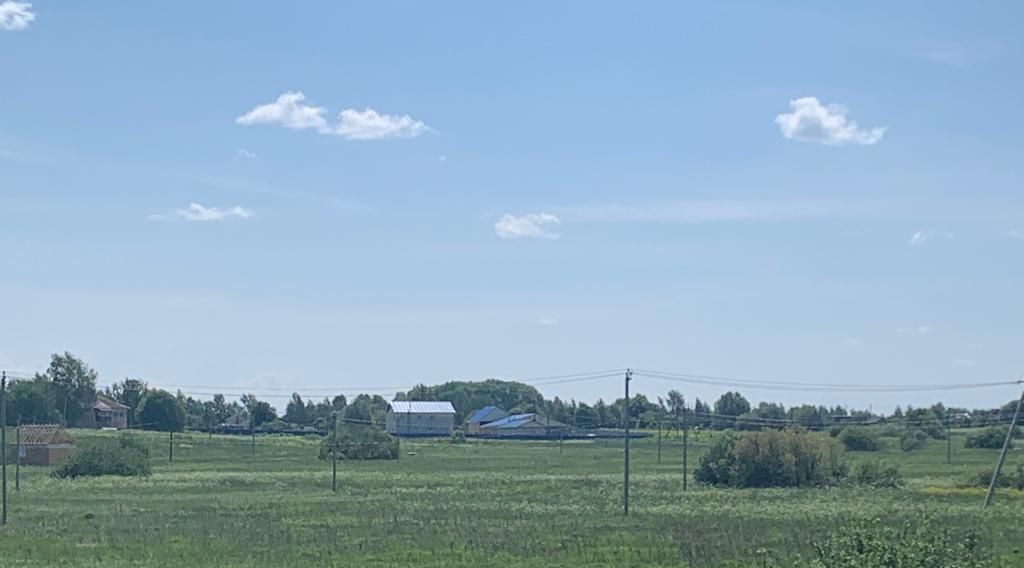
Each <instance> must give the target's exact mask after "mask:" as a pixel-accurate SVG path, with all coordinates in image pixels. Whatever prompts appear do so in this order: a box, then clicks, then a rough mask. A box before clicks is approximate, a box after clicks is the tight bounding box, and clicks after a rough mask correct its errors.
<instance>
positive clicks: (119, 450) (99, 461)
mask: <svg viewBox="0 0 1024 568" xmlns="http://www.w3.org/2000/svg"><path fill="white" fill-rule="evenodd" d="M149 473H150V467H149V450H148V449H147V448H146V447H145V446H143V445H142V444H141V443H140V442H138V441H136V440H135V439H134V438H132V437H130V436H127V435H123V436H120V437H118V438H117V439H109V438H108V439H101V440H93V441H89V442H85V443H84V444H83V445H81V446H79V447H78V448H76V449H75V451H73V452H72V453H71V455H70V456H68V459H67V460H65V461H64V463H62V464H61V465H60V467H58V468H57V469H55V470H54V471H53V476H54V477H57V478H61V479H65V478H68V479H74V478H76V477H84V476H93V475H122V476H146V475H149Z"/></svg>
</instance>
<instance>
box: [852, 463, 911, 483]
mask: <svg viewBox="0 0 1024 568" xmlns="http://www.w3.org/2000/svg"><path fill="white" fill-rule="evenodd" d="M849 481H850V482H851V483H853V484H855V485H864V486H867V487H876V488H893V489H896V488H900V487H903V476H902V475H900V470H899V468H898V467H896V466H895V465H892V464H890V463H886V462H883V461H880V460H867V461H862V462H858V463H856V464H854V466H853V469H852V470H851V472H850V477H849Z"/></svg>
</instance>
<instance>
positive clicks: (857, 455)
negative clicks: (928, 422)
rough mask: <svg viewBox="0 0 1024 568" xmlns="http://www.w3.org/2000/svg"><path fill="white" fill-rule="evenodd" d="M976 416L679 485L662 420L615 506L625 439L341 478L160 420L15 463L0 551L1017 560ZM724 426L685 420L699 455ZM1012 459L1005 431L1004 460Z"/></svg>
mask: <svg viewBox="0 0 1024 568" xmlns="http://www.w3.org/2000/svg"><path fill="white" fill-rule="evenodd" d="M966 434H967V432H966V431H954V432H953V436H954V438H955V439H956V440H957V441H958V443H957V444H955V445H954V446H953V452H952V464H949V465H947V464H946V463H945V460H946V444H945V441H940V440H932V439H928V440H926V441H925V442H924V446H923V448H922V449H921V450H919V451H915V452H910V453H905V452H903V451H901V450H900V448H899V447H897V446H894V447H883V448H882V449H881V450H880V451H875V452H856V451H847V452H845V457H844V459H845V460H846V462H847V463H848V464H849V466H850V468H851V476H853V475H864V476H865V478H867V477H871V478H873V479H883V480H884V479H885V478H886V477H887V476H888V474H887V473H886V470H885V467H886V466H885V465H883V464H881V463H880V462H876V460H877V459H878V458H879V457H880V458H882V459H883V460H884V462H885V464H893V465H894V466H898V475H899V480H900V482H899V483H891V484H890V483H884V482H879V483H876V484H846V483H844V484H837V485H834V486H832V487H830V488H827V489H826V488H768V489H733V488H717V487H712V486H705V485H700V484H697V483H695V480H694V479H693V478H691V479H690V480H689V481H690V483H689V489H688V491H686V492H683V490H682V455H681V453H682V452H681V440H680V439H679V438H678V437H676V436H674V435H673V436H671V437H667V438H665V439H664V440H663V448H662V459H661V461H660V462H659V461H658V459H657V449H656V444H657V442H656V438H653V437H652V438H648V439H644V440H637V441H636V442H635V443H634V445H633V448H634V450H633V454H632V455H633V459H632V464H633V469H632V476H631V495H632V507H631V514H630V516H629V517H623V516H622V510H621V506H622V447H621V443H620V442H618V441H616V440H600V441H565V442H564V443H563V444H561V446H560V444H559V443H558V442H550V441H548V442H524V441H517V442H511V441H510V442H496V441H483V442H482V441H479V440H470V441H467V442H466V443H462V444H452V443H450V441H448V440H436V441H434V440H417V441H412V442H410V441H408V440H403V441H401V450H400V453H399V456H398V457H399V458H400V459H397V460H368V461H361V460H346V461H341V462H339V466H338V492H337V493H336V494H335V493H332V492H331V490H330V488H331V470H330V465H329V464H328V463H325V462H324V461H322V460H320V459H318V458H319V454H320V447H321V443H322V438H320V437H318V436H309V437H297V436H270V435H267V436H259V437H257V440H256V447H255V452H253V448H252V444H251V440H250V439H249V438H248V437H244V436H240V437H232V436H217V435H214V436H209V435H207V434H193V433H186V434H177V435H175V444H176V446H175V452H174V462H173V463H171V462H168V461H167V450H168V446H167V444H168V434H166V433H157V432H133V433H131V434H130V435H131V436H132V437H133V438H132V439H133V442H132V443H137V444H141V445H143V446H144V447H146V448H147V449H148V451H149V453H150V456H151V458H150V459H151V460H152V474H151V475H150V476H148V477H120V476H104V477H78V478H75V479H73V480H72V479H58V478H55V477H53V476H52V475H51V470H50V469H48V468H37V467H23V468H22V472H21V473H22V480H21V481H22V483H21V491H20V492H18V493H12V494H11V502H10V505H11V510H10V511H11V515H10V524H9V525H8V526H7V527H6V528H4V529H3V533H2V538H0V558H2V559H3V561H2V563H3V565H4V566H5V567H7V566H11V567H33V568H36V567H39V568H42V567H61V566H67V567H69V566H100V565H102V566H107V567H127V566H133V567H157V566H160V567H165V566H166V567H170V566H183V565H193V566H246V567H250V568H262V567H267V568H270V567H273V568H280V567H281V566H367V567H373V566H378V567H383V566H396V565H404V566H428V567H442V566H443V567H469V566H474V567H476V566H479V565H480V564H481V563H484V562H486V563H490V564H493V563H499V564H502V565H506V566H531V567H534V566H535V567H551V566H617V567H621V566H636V567H640V566H645V567H646V566H701V567H711V566H731V567H740V566H742V567H747V566H751V567H754V566H787V567H789V566H830V567H846V566H871V565H874V566H901V567H903V566H912V567H916V566H922V567H923V566H929V567H941V566H947V567H953V566H957V567H959V566H1020V565H1024V552H1022V546H1021V543H1024V517H1022V516H1021V515H1020V510H1021V507H1022V506H1024V493H1022V492H1021V491H1019V490H1016V489H1014V488H1012V487H1007V488H1003V489H1000V491H999V493H998V494H997V496H996V499H995V503H994V504H993V506H992V507H990V508H989V510H988V511H985V512H982V510H981V502H982V499H983V495H984V488H982V487H975V486H969V487H968V486H965V485H964V483H963V480H964V479H965V478H967V477H969V476H971V475H975V476H976V475H977V474H978V472H981V471H985V470H988V471H991V467H992V465H993V463H994V460H995V456H996V452H995V451H993V450H987V449H964V448H963V442H962V441H963V439H964V437H965V435H966ZM73 435H74V436H75V437H76V438H77V441H78V443H79V445H83V446H84V445H86V444H88V443H89V442H101V443H102V441H104V440H106V441H108V442H109V441H112V442H114V443H118V442H117V438H116V437H115V436H114V435H111V434H107V433H102V432H96V431H88V430H75V431H73ZM727 435H728V434H723V433H718V432H715V433H712V432H707V431H703V432H699V433H698V432H691V436H690V441H691V453H690V466H691V467H692V468H694V467H697V465H698V464H699V462H700V458H701V456H702V455H703V453H704V452H705V451H706V450H707V448H708V447H709V446H716V445H717V444H718V440H719V438H721V437H724V436H727ZM806 436H809V437H812V438H820V439H821V440H822V441H824V440H827V439H830V438H829V436H828V433H827V432H812V433H809V434H806ZM830 441H834V440H830ZM413 454H414V455H413ZM860 464H876V465H860ZM1018 464H1024V455H1022V454H1021V452H1019V451H1014V452H1013V453H1011V455H1010V457H1009V459H1008V462H1007V468H1006V471H1007V472H1011V473H1014V472H1016V471H1017V467H1018ZM858 472H864V473H858ZM894 475H895V474H894ZM858 551H859V552H858ZM871 551H878V552H877V553H876V552H871ZM881 558H890V559H892V560H891V563H884V562H883V561H882V560H879V559H881ZM886 562H888V561H886Z"/></svg>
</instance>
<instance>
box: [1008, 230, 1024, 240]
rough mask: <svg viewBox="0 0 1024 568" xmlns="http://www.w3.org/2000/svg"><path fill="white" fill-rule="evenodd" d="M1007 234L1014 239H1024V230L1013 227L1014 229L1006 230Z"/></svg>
mask: <svg viewBox="0 0 1024 568" xmlns="http://www.w3.org/2000/svg"><path fill="white" fill-rule="evenodd" d="M1006 236H1007V237H1008V238H1011V239H1014V240H1018V241H1019V240H1024V231H1018V230H1016V229H1012V230H1010V231H1007V232H1006Z"/></svg>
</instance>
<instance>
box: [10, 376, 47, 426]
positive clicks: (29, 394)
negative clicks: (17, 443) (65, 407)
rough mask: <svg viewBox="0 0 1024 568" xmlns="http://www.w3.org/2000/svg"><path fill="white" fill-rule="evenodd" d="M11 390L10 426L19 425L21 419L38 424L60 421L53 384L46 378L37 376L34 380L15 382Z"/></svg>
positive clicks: (11, 385)
mask: <svg viewBox="0 0 1024 568" xmlns="http://www.w3.org/2000/svg"><path fill="white" fill-rule="evenodd" d="M9 389H10V391H9V394H8V398H7V423H8V425H14V424H17V422H18V419H19V418H20V419H21V420H22V421H23V422H34V423H37V424H38V423H44V422H56V421H58V420H60V414H59V413H58V412H57V399H56V395H55V393H54V389H53V384H52V383H51V382H50V381H48V380H46V378H44V377H42V376H39V375H37V376H36V377H35V378H34V379H29V380H20V381H14V382H12V383H11V384H10V386H9Z"/></svg>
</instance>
